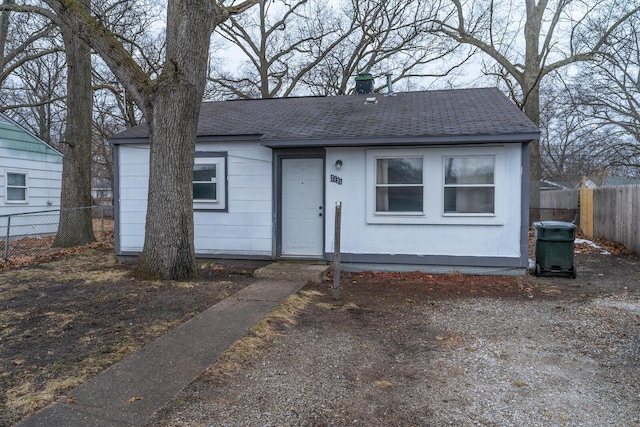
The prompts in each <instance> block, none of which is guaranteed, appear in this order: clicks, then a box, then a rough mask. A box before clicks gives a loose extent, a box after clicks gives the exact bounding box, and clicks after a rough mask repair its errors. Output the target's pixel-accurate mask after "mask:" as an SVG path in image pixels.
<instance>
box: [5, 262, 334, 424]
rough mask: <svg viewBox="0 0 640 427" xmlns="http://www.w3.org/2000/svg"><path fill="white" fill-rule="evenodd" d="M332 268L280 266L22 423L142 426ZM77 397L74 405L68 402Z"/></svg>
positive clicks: (261, 273) (269, 268)
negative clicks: (288, 298) (274, 312)
mask: <svg viewBox="0 0 640 427" xmlns="http://www.w3.org/2000/svg"><path fill="white" fill-rule="evenodd" d="M327 270H328V266H327V265H313V264H301V263H288V262H287V263H275V264H270V265H268V266H266V267H264V268H262V269H259V270H258V271H256V277H258V278H260V280H259V281H258V282H256V283H254V284H252V285H250V286H248V287H246V288H244V289H242V290H241V291H239V292H238V293H236V294H235V295H233V296H231V297H229V298H226V299H224V300H223V301H221V302H219V303H218V304H216V305H214V306H212V307H211V308H209V309H207V310H206V311H204V312H202V313H200V314H198V315H197V316H195V317H193V318H192V319H190V320H189V321H187V322H185V323H183V324H182V325H180V326H178V327H176V328H174V329H172V330H171V331H169V332H168V333H167V334H166V335H164V336H162V337H160V338H159V339H157V340H156V341H154V342H152V343H151V344H149V345H148V346H146V347H144V348H143V349H142V350H140V351H139V352H137V353H134V354H132V355H131V356H129V357H127V358H125V359H123V360H122V361H120V362H118V363H116V364H115V365H113V366H111V367H110V368H108V369H106V370H105V371H104V372H102V373H101V374H99V375H98V376H96V377H95V378H93V379H92V380H90V381H89V382H87V383H85V384H82V385H80V386H79V387H77V388H76V389H74V390H72V391H71V392H70V393H69V395H68V396H65V397H64V398H62V399H60V400H59V401H57V402H55V403H53V404H52V405H50V406H48V407H46V408H44V409H43V410H41V411H39V412H37V413H36V414H34V415H32V416H30V417H28V418H26V419H24V420H22V421H21V422H20V423H18V424H17V426H21V427H27V426H28V427H31V426H56V427H76V426H77V427H97V426H105V427H106V426H109V427H117V426H141V425H144V424H145V423H146V422H147V420H148V419H149V418H150V417H151V415H153V413H154V412H155V411H156V410H158V409H160V408H162V407H163V406H164V405H166V404H167V403H168V402H169V401H170V400H171V399H173V398H174V397H175V396H176V395H177V394H178V393H180V392H181V391H182V390H183V389H184V388H185V387H186V386H187V385H189V384H190V383H191V382H193V381H194V380H195V379H196V378H197V377H198V376H200V374H201V373H202V372H204V370H205V369H206V368H207V367H209V366H210V365H211V364H212V363H214V362H215V361H216V360H218V358H219V357H220V355H221V354H222V353H223V352H225V351H226V350H227V349H228V348H229V347H230V346H231V345H232V344H233V343H234V342H235V341H237V340H239V339H241V338H243V337H244V336H245V335H246V334H247V332H248V331H249V329H250V328H251V327H253V326H254V325H255V324H256V323H258V322H259V321H260V320H262V318H263V317H264V316H265V315H266V314H267V313H269V312H271V311H272V310H274V309H275V308H276V307H277V306H278V305H279V304H280V303H282V301H284V300H285V299H286V298H287V297H289V295H291V294H293V293H295V292H297V291H299V290H300V289H302V287H304V285H305V284H306V282H307V281H319V280H321V279H322V278H323V276H324V275H325V274H326V272H327ZM70 398H73V403H68V400H69V399H70Z"/></svg>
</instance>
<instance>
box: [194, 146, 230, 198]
mask: <svg viewBox="0 0 640 427" xmlns="http://www.w3.org/2000/svg"><path fill="white" fill-rule="evenodd" d="M203 155H207V157H202V156H203ZM226 186H227V174H226V156H224V155H220V157H218V156H211V157H209V156H208V154H205V153H196V158H195V160H194V165H193V204H194V209H207V210H225V209H226V190H227V189H226Z"/></svg>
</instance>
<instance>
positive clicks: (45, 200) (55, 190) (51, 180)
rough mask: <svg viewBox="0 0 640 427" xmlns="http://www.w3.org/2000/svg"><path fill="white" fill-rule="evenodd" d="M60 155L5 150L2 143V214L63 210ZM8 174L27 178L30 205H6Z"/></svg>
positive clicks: (0, 190)
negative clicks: (61, 208)
mask: <svg viewBox="0 0 640 427" xmlns="http://www.w3.org/2000/svg"><path fill="white" fill-rule="evenodd" d="M60 159H61V157H60V156H59V155H54V154H43V153H35V154H34V153H29V152H25V153H23V152H20V151H19V150H15V149H6V148H4V147H3V146H2V142H1V141H0V215H7V214H14V213H23V212H35V211H42V210H49V209H60V188H61V186H62V162H61V160H60ZM7 171H8V172H16V173H24V174H26V175H27V187H28V190H27V193H28V194H27V198H28V200H27V202H26V203H11V202H9V203H7V200H6V177H7Z"/></svg>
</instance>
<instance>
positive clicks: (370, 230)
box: [110, 88, 539, 273]
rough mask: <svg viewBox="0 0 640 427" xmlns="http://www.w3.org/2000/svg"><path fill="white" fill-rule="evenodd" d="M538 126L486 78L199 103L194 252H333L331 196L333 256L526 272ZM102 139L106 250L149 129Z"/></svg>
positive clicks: (390, 265) (350, 261)
mask: <svg viewBox="0 0 640 427" xmlns="http://www.w3.org/2000/svg"><path fill="white" fill-rule="evenodd" d="M387 95H393V96H387ZM538 137H539V131H538V129H537V127H536V126H535V125H534V124H533V123H532V122H531V121H530V120H529V119H528V118H527V117H526V116H525V115H524V114H523V113H522V112H521V111H520V110H519V109H518V108H517V107H516V106H515V105H514V104H513V103H512V102H511V101H510V100H509V99H508V98H507V97H505V96H504V95H503V94H502V93H501V92H500V91H499V90H498V89H496V88H481V89H462V90H438V91H422V92H406V93H396V94H364V95H350V96H332V97H300V98H282V99H257V100H234V101H221V102H205V103H203V104H202V108H201V112H200V120H199V123H198V136H197V140H196V154H195V159H194V171H193V195H194V201H193V214H194V220H195V248H196V253H197V255H198V256H200V257H224V258H258V259H307V260H326V261H331V260H332V258H333V250H334V222H335V221H334V219H335V209H334V207H335V205H336V202H342V222H341V251H340V253H341V260H342V265H343V267H344V268H351V269H387V270H396V271H401V270H418V269H419V270H425V271H452V270H453V271H460V272H484V273H486V272H496V273H499V272H510V273H513V272H517V273H523V272H525V271H526V268H527V266H528V261H527V255H528V204H529V202H528V200H529V179H528V177H529V143H530V142H531V141H532V140H535V139H537V138H538ZM110 142H111V143H112V144H114V156H115V158H114V164H115V171H114V172H115V173H114V176H115V182H114V196H115V219H116V226H115V235H116V254H117V255H118V256H127V255H136V254H138V253H139V252H140V251H141V250H142V246H143V241H144V224H145V212H146V200H147V191H148V172H149V145H148V128H147V127H146V125H145V124H142V125H139V126H137V127H134V128H131V129H128V130H126V131H124V132H122V133H120V134H117V135H115V136H113V137H112V138H110Z"/></svg>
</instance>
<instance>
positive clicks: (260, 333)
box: [203, 291, 322, 381]
mask: <svg viewBox="0 0 640 427" xmlns="http://www.w3.org/2000/svg"><path fill="white" fill-rule="evenodd" d="M320 295H322V293H320V292H317V291H301V292H299V293H297V294H294V295H291V296H290V297H289V298H287V299H286V300H285V301H283V302H282V304H280V305H279V306H278V307H276V309H275V310H273V311H272V312H271V313H269V314H268V315H267V316H266V317H265V318H264V319H262V320H261V321H260V322H258V323H257V324H256V325H255V326H254V327H253V328H251V330H250V331H249V334H248V335H247V336H246V337H244V338H242V339H240V340H238V341H236V342H235V343H234V344H233V345H232V346H231V347H230V348H229V349H228V350H227V351H225V352H224V353H223V354H222V356H220V359H218V361H217V362H216V363H215V364H213V365H212V366H210V367H209V368H208V369H207V371H206V372H205V373H204V374H203V377H204V378H205V380H207V381H217V380H220V379H222V378H225V377H229V376H233V375H235V374H237V373H238V372H239V371H240V370H241V369H242V367H243V366H244V365H245V364H246V363H247V362H248V361H249V360H251V359H252V358H254V357H256V356H257V355H259V354H262V353H263V352H264V351H265V350H266V349H267V348H268V347H269V345H270V344H271V342H272V341H273V339H274V338H275V337H277V336H280V335H282V331H283V329H286V328H291V327H293V326H295V325H296V320H297V317H298V315H299V314H300V313H301V312H302V311H303V310H304V309H305V308H307V307H308V306H309V305H310V304H311V303H312V302H313V301H314V299H315V298H317V297H318V296H320Z"/></svg>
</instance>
